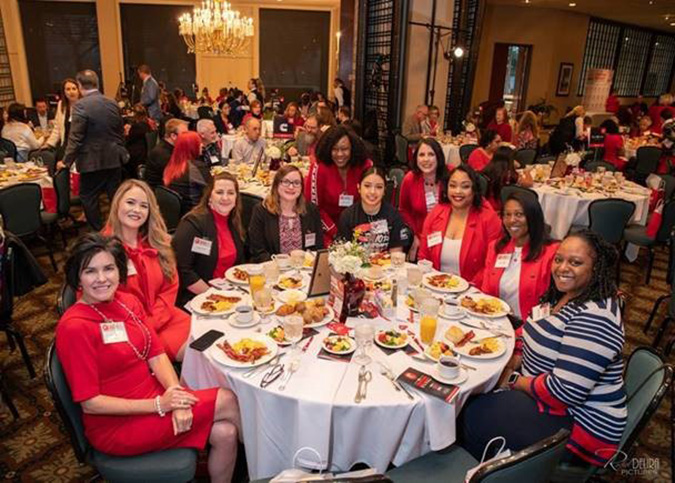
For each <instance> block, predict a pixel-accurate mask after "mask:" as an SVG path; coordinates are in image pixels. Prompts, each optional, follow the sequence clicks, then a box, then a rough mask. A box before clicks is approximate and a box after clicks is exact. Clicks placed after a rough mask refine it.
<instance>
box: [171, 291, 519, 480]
mask: <svg viewBox="0 0 675 483" xmlns="http://www.w3.org/2000/svg"><path fill="white" fill-rule="evenodd" d="M400 302H401V303H400V304H399V307H400V308H399V314H398V315H399V320H398V321H396V322H386V321H384V320H383V319H379V320H380V322H381V323H382V324H385V325H386V324H389V326H391V324H396V325H398V324H400V323H402V322H405V320H406V316H407V315H408V312H409V311H408V310H407V308H404V307H403V306H402V305H403V304H402V303H403V298H401V300H400ZM359 320H360V319H359ZM495 322H496V323H497V324H498V326H499V327H500V328H501V329H504V330H507V331H509V332H511V333H512V329H511V326H510V324H509V322H508V320H507V319H506V318H502V319H497V321H495ZM371 323H374V324H377V320H376V321H371ZM447 324H448V322H445V321H443V319H440V323H439V329H438V334H443V333H444V332H445V329H446V327H447ZM273 325H274V324H273V323H268V324H267V325H265V326H263V331H267V330H269V329H270V328H271V327H273ZM417 325H418V324H415V325H413V326H412V327H413V328H414V329H415V331H417ZM210 329H218V330H220V331H221V332H225V333H226V335H227V336H228V337H232V338H234V339H236V338H237V337H238V336H239V335H242V334H244V333H245V332H246V330H245V329H234V328H232V327H230V326H229V325H228V324H227V323H226V322H225V321H224V320H222V319H203V318H197V317H193V319H192V329H191V334H190V337H191V340H192V339H195V338H197V337H199V336H201V335H202V334H203V333H205V332H206V331H208V330H210ZM251 330H253V329H248V331H251ZM467 330H468V329H467ZM327 333H328V330H327V329H325V328H323V329H321V331H320V333H319V334H318V335H317V336H315V338H314V340H313V341H312V343H311V345H310V347H309V348H308V350H307V352H306V353H304V354H303V355H302V359H301V364H300V368H299V370H298V372H297V373H296V374H295V375H294V376H293V377H292V379H291V380H290V383H289V384H288V386H287V388H286V390H285V391H284V392H280V391H279V390H278V387H279V383H278V382H275V383H273V384H272V385H271V386H270V387H268V388H267V389H261V388H260V387H259V384H260V381H261V379H262V374H259V375H256V376H255V377H252V378H249V379H245V378H243V377H242V374H243V372H245V370H242V369H230V368H226V367H224V366H221V365H219V364H218V363H216V362H214V361H213V360H212V358H211V356H210V354H209V351H206V352H203V353H200V352H196V351H194V350H192V349H189V348H188V349H187V350H186V353H185V359H184V361H183V369H182V378H183V380H184V382H185V383H186V384H187V385H188V386H189V387H191V388H194V389H202V388H208V387H213V386H221V387H226V388H230V389H232V390H233V391H234V392H235V393H236V395H237V397H238V399H239V405H240V408H241V415H242V421H243V432H244V435H243V436H244V443H245V446H246V456H247V461H248V469H249V474H250V476H251V478H252V479H257V478H264V477H270V476H272V475H275V474H277V473H279V472H280V471H282V470H284V469H288V468H290V467H292V464H293V456H294V454H295V453H296V451H297V450H298V449H300V448H303V447H311V448H313V449H315V450H316V451H318V453H319V454H320V455H321V458H322V461H323V465H316V464H314V461H313V459H312V457H311V456H310V454H309V453H306V454H305V456H304V457H303V458H302V459H301V460H300V462H301V463H302V464H303V465H306V466H314V467H319V466H328V467H331V468H332V469H342V470H347V469H349V468H350V467H351V466H352V465H353V464H355V463H358V462H363V463H366V464H368V465H370V466H372V467H374V468H377V470H379V471H381V472H384V471H385V470H386V469H387V466H388V465H389V463H390V462H393V463H394V464H395V465H401V464H403V463H405V462H406V461H409V460H411V459H414V458H416V457H418V456H421V455H423V454H424V453H427V452H429V451H431V450H440V449H442V448H445V447H447V446H449V445H450V444H452V443H454V442H455V438H456V428H455V420H456V417H457V414H458V413H459V410H460V409H461V407H462V406H463V405H464V403H465V402H466V400H467V399H468V397H469V396H470V395H471V394H474V393H480V392H484V391H487V390H490V389H491V388H492V387H493V386H494V384H496V381H497V379H498V378H499V375H500V373H501V371H502V369H503V368H504V366H505V365H506V363H507V362H508V360H509V357H510V354H511V353H512V351H513V346H514V340H513V338H510V339H508V340H507V342H506V343H507V351H506V353H505V354H504V355H502V356H501V357H499V358H497V359H493V360H491V361H487V360H480V361H477V360H473V359H471V360H470V359H468V358H466V359H464V361H465V362H466V363H467V364H470V365H472V366H474V367H476V368H477V370H476V371H469V372H468V374H469V379H468V380H467V381H466V382H465V383H464V384H462V385H461V386H460V393H459V394H458V396H457V397H456V399H455V401H454V402H453V403H452V404H446V403H445V402H443V401H440V400H439V399H436V398H432V397H430V396H427V395H425V394H422V393H421V392H417V391H413V393H414V394H415V400H414V401H410V400H409V399H408V398H407V397H406V396H405V394H404V393H403V392H397V391H396V390H395V389H394V387H393V386H392V384H391V382H390V381H389V380H387V379H386V378H385V377H384V376H382V375H381V374H380V371H379V369H380V367H379V364H376V363H374V362H373V363H371V364H370V365H369V367H368V368H369V369H370V370H371V372H372V374H373V379H372V381H371V383H370V384H369V386H368V397H367V399H366V400H365V401H364V402H362V403H361V404H355V403H354V395H355V393H356V386H357V379H358V377H357V376H358V374H357V373H358V370H359V366H358V365H356V364H354V363H345V362H336V361H327V360H322V359H318V358H317V354H318V352H319V351H320V348H321V342H322V340H323V338H324V337H325V335H326V334H327ZM299 345H300V346H301V347H302V346H303V345H304V341H303V342H301V343H300V344H299ZM212 349H215V347H213V348H212ZM216 350H217V349H216ZM370 354H371V356H372V357H373V359H377V360H383V361H385V360H386V361H388V362H389V364H390V365H391V367H392V369H393V370H394V372H395V373H396V374H397V375H398V374H400V373H401V372H402V371H403V370H405V369H406V368H408V367H411V366H412V367H417V368H419V369H420V370H422V371H424V372H427V373H429V372H430V371H431V370H432V369H433V363H430V362H422V361H419V360H417V359H413V358H411V357H409V356H407V355H406V354H404V353H402V352H400V351H399V352H395V353H394V354H392V355H389V356H385V355H384V353H383V352H382V351H380V350H379V349H378V348H376V347H373V348H372V349H371V350H370ZM282 361H284V359H282Z"/></svg>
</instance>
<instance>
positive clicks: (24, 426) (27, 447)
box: [0, 247, 672, 482]
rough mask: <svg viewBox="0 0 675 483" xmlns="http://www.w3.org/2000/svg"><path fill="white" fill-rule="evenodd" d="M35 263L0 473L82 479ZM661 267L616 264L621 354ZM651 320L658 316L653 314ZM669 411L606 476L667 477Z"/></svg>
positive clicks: (49, 289)
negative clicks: (61, 411) (51, 380)
mask: <svg viewBox="0 0 675 483" xmlns="http://www.w3.org/2000/svg"><path fill="white" fill-rule="evenodd" d="M35 251H37V252H40V251H41V249H40V248H38V247H36V248H35ZM39 260H40V263H41V264H42V266H43V267H44V269H45V272H46V273H47V274H48V275H49V283H47V284H46V285H44V286H43V287H40V288H39V289H36V290H35V291H34V292H33V293H31V294H30V295H28V296H25V297H23V298H21V299H19V300H18V301H17V303H16V309H15V317H14V320H15V325H16V326H17V327H18V328H19V329H20V330H21V331H22V333H23V334H24V335H25V337H26V342H27V345H28V348H29V351H30V353H31V357H32V360H33V363H34V365H35V368H36V370H37V371H38V376H37V377H36V378H35V379H30V378H29V377H28V373H27V371H26V368H25V366H24V365H23V362H22V359H21V356H20V354H19V352H18V350H17V351H15V352H13V353H10V352H9V350H8V348H7V345H6V340H5V338H4V337H3V336H0V370H1V371H2V375H3V379H4V380H5V383H6V385H7V387H8V388H9V391H10V393H11V394H12V397H13V400H14V402H15V404H16V406H17V407H18V409H19V413H20V415H21V418H20V419H19V420H18V421H16V422H15V421H13V420H12V417H11V415H10V414H9V411H8V410H7V409H6V408H5V407H4V406H0V478H2V479H4V480H7V481H24V482H31V481H50V482H70V481H82V480H88V479H89V478H91V477H92V476H94V474H95V473H94V471H93V470H92V469H91V468H89V467H87V466H80V465H79V464H78V463H77V460H76V459H75V455H74V453H73V451H72V449H71V446H70V442H69V440H68V438H67V436H66V434H65V433H64V431H63V428H62V426H61V422H60V419H59V417H58V415H57V414H56V413H55V412H54V408H53V405H52V403H51V399H50V397H49V395H48V393H47V390H46V388H45V385H44V382H43V376H42V372H43V371H42V367H43V364H44V356H45V353H46V350H47V347H48V346H49V344H50V342H51V340H52V338H53V334H54V326H55V323H56V320H57V315H56V309H55V307H56V297H57V293H58V289H59V287H60V285H61V283H62V276H63V273H62V271H61V272H59V273H57V274H54V273H53V271H52V269H51V267H50V265H49V261H48V258H47V257H46V256H40V257H39ZM63 261H64V254H63V253H62V252H60V253H58V254H57V262H58V263H59V266H60V267H61V268H60V270H62V267H63ZM666 264H667V254H666V253H665V251H663V252H659V253H658V254H657V259H656V263H655V267H654V272H653V275H652V281H651V283H650V285H649V287H647V286H645V285H644V267H645V266H646V260H645V259H644V257H643V258H640V259H639V260H638V262H637V263H635V264H632V265H628V264H624V266H623V267H622V272H621V288H622V289H623V290H624V291H625V292H627V293H628V296H629V298H628V302H627V310H626V341H627V343H626V348H625V354H626V355H628V354H630V352H631V351H632V350H633V349H634V348H635V347H636V346H639V345H645V344H649V343H650V342H651V339H652V337H653V332H652V333H650V334H649V335H648V336H647V335H645V334H643V333H642V326H643V324H644V321H645V320H646V318H647V317H648V315H649V312H650V310H651V307H652V305H653V303H654V301H655V300H656V298H657V297H658V296H659V295H661V294H663V293H665V292H666V291H667V290H668V286H667V285H666V283H665V270H666ZM664 308H665V304H664ZM657 320H658V321H660V318H659V319H657ZM671 362H672V361H671ZM669 414H670V401H669V399H668V398H667V400H666V401H664V403H663V404H662V405H661V408H660V410H659V411H658V413H657V414H656V415H655V416H654V417H653V418H652V421H651V422H650V424H649V426H648V427H647V428H646V430H645V431H644V432H643V433H642V436H641V438H640V441H639V449H638V451H637V454H636V459H634V460H629V461H628V462H626V464H624V468H630V469H635V470H636V471H635V472H634V473H630V474H629V473H626V472H624V473H621V472H620V471H617V472H610V474H609V475H608V478H609V479H611V480H612V481H644V482H647V481H650V482H653V481H664V482H665V481H671V468H670V456H669V455H670V429H669ZM628 463H630V466H628Z"/></svg>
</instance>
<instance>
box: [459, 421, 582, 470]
mask: <svg viewBox="0 0 675 483" xmlns="http://www.w3.org/2000/svg"><path fill="white" fill-rule="evenodd" d="M569 435H570V432H569V431H568V430H566V429H561V430H560V431H558V432H557V433H556V434H554V435H553V436H550V437H548V438H546V439H543V440H541V441H539V442H538V443H535V444H533V445H531V446H528V447H527V448H525V449H523V450H521V451H518V452H517V453H514V454H512V455H511V456H509V457H507V458H500V459H498V460H496V461H494V462H492V463H488V464H487V465H485V466H483V467H482V468H480V469H479V470H478V471H476V473H474V474H473V476H472V477H471V479H470V480H469V481H470V483H477V482H481V483H492V482H494V483H522V482H527V481H549V480H550V478H551V475H552V474H553V472H554V471H555V469H556V466H557V465H558V462H559V461H560V458H562V456H563V454H564V453H565V445H566V444H567V439H568V438H569Z"/></svg>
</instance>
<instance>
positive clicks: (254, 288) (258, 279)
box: [248, 265, 265, 298]
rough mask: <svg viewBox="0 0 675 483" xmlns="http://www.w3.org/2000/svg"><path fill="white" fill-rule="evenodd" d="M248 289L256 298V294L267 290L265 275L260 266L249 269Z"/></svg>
mask: <svg viewBox="0 0 675 483" xmlns="http://www.w3.org/2000/svg"><path fill="white" fill-rule="evenodd" d="M248 288H249V290H250V292H251V297H253V298H255V294H256V292H258V291H259V290H262V289H264V288H265V275H264V274H263V269H262V267H261V266H260V265H253V266H251V267H249V269H248Z"/></svg>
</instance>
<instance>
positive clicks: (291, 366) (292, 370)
mask: <svg viewBox="0 0 675 483" xmlns="http://www.w3.org/2000/svg"><path fill="white" fill-rule="evenodd" d="M299 366H300V361H291V363H290V364H289V367H288V376H286V378H285V379H284V380H283V381H282V382H281V386H279V390H280V391H283V390H284V389H286V385H287V384H288V381H290V380H291V377H292V376H293V374H295V372H296V371H297V370H298V367H299Z"/></svg>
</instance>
